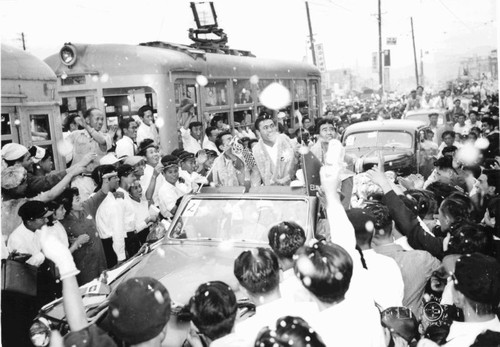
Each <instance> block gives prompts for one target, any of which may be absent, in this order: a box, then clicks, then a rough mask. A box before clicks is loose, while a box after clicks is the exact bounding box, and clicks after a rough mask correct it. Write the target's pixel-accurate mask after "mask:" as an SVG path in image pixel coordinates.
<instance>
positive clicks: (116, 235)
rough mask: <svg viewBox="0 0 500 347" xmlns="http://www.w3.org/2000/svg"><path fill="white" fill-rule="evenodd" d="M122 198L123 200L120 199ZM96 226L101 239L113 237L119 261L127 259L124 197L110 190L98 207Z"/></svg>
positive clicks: (114, 248)
mask: <svg viewBox="0 0 500 347" xmlns="http://www.w3.org/2000/svg"><path fill="white" fill-rule="evenodd" d="M120 200H121V201H120ZM96 226H97V231H98V233H99V237H100V238H101V239H109V238H113V250H114V251H115V253H116V256H117V258H118V261H122V260H125V258H126V256H125V235H126V232H125V221H124V206H123V200H122V199H116V198H115V196H114V195H113V193H111V192H109V193H108V195H107V196H106V197H105V198H104V200H103V202H102V203H101V205H100V206H99V208H98V209H97V214H96Z"/></svg>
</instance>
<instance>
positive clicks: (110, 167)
mask: <svg viewBox="0 0 500 347" xmlns="http://www.w3.org/2000/svg"><path fill="white" fill-rule="evenodd" d="M414 94H415V97H414V96H413V95H414ZM419 95H420V96H422V95H424V94H423V88H421V90H420V88H419V89H417V91H415V93H413V92H412V93H410V96H409V98H408V101H407V102H406V104H405V106H404V109H403V107H400V108H398V109H397V110H396V109H393V110H388V109H386V108H384V107H383V106H382V105H370V104H368V103H367V104H364V105H350V106H349V105H348V106H346V107H345V106H338V107H332V108H331V109H328V110H327V112H325V114H324V115H323V116H322V117H320V118H317V119H313V120H311V119H309V118H308V117H307V115H305V114H302V113H301V111H300V110H297V111H296V112H295V113H294V116H295V117H296V119H295V121H296V123H297V124H298V126H296V127H295V128H291V127H290V123H289V122H287V118H286V117H280V116H279V113H278V117H275V115H274V113H273V112H270V111H265V110H264V111H262V112H261V113H260V114H259V116H258V117H257V119H256V121H255V123H254V124H253V126H252V127H249V126H248V125H247V126H245V127H238V126H236V127H233V128H230V127H229V126H228V124H226V123H225V122H224V118H222V117H219V116H215V117H213V118H212V119H209V123H203V122H200V121H197V120H193V119H192V117H188V119H187V120H186V121H185V122H183V124H182V125H181V126H180V139H181V145H180V146H179V148H178V149H175V150H174V151H172V152H170V153H163V152H162V147H161V143H160V140H159V137H158V131H159V130H161V129H158V128H157V127H156V125H155V123H154V117H153V112H154V110H153V109H152V108H151V107H150V106H144V107H142V108H141V109H140V110H139V111H138V119H136V118H124V119H122V120H120V122H119V132H118V133H119V134H120V136H119V137H120V138H119V139H118V138H117V136H116V133H115V132H114V130H113V131H111V132H104V131H103V130H102V128H103V125H104V115H103V113H102V111H100V110H99V109H89V110H87V111H86V112H85V113H84V114H83V116H81V117H79V116H77V115H70V116H68V117H67V119H66V130H67V133H66V134H65V141H66V142H67V143H69V144H70V145H71V146H70V148H71V151H70V153H66V155H65V157H66V159H67V160H68V163H69V164H68V167H67V169H65V170H63V171H60V172H54V171H52V157H51V155H52V154H51V153H50V151H49V150H46V149H44V148H41V147H37V146H33V147H31V148H27V147H25V146H23V145H21V144H17V143H9V144H5V145H4V146H3V147H2V151H1V152H2V159H3V165H4V168H3V170H2V173H1V174H2V179H1V185H2V236H3V242H2V258H8V259H7V260H10V261H14V262H19V263H24V264H27V265H29V266H30V269H31V270H33V269H34V271H35V273H37V276H36V278H35V280H34V281H31V282H28V281H26V282H24V283H23V284H22V285H24V286H25V288H24V289H25V290H24V291H23V290H17V291H9V290H8V288H5V289H6V290H2V313H3V315H2V341H3V343H4V345H5V346H30V344H31V342H30V341H29V336H28V335H29V334H28V330H29V326H30V325H31V323H32V320H33V318H34V317H35V315H36V313H37V311H38V309H40V308H41V307H42V306H43V305H44V304H46V303H48V302H50V301H51V300H53V299H55V298H56V297H58V296H61V295H62V296H63V301H64V308H65V314H66V320H67V322H68V324H69V327H70V329H71V333H70V334H69V335H67V336H66V337H65V341H64V344H65V345H67V346H72V345H79V346H81V345H85V346H113V345H116V344H115V342H114V340H113V339H114V338H115V339H118V340H120V341H123V342H125V343H126V344H128V345H144V346H146V345H148V346H159V345H160V344H161V342H162V341H163V340H164V339H165V338H167V339H168V335H169V331H168V330H167V329H166V327H167V322H168V320H169V318H170V314H171V300H170V295H169V293H168V290H167V288H165V287H164V286H163V285H162V284H161V283H159V282H158V281H157V280H155V279H152V278H135V279H131V280H129V281H126V282H124V283H122V284H120V285H119V286H118V288H117V289H116V290H115V291H114V292H113V294H112V295H111V296H110V298H109V310H108V312H109V313H108V317H107V326H108V328H109V329H108V330H109V334H108V333H107V332H104V331H102V330H101V329H100V328H99V327H97V326H94V325H91V326H88V325H87V320H86V316H85V311H84V309H83V305H82V301H81V297H80V294H79V290H78V286H79V285H83V284H85V283H87V282H89V281H91V280H92V279H95V278H99V276H100V275H101V273H102V272H103V271H104V270H106V269H111V268H114V267H116V266H118V265H120V264H121V263H123V262H124V261H126V260H127V259H130V258H131V257H133V256H134V255H136V254H137V253H138V252H139V251H140V249H141V247H143V245H146V244H148V242H151V241H154V240H157V239H159V238H161V237H162V236H163V235H164V232H165V230H166V229H168V225H169V223H170V221H171V218H172V217H173V215H174V214H175V213H176V210H177V208H178V206H179V204H180V201H181V200H182V198H183V196H185V195H186V194H195V193H198V192H200V190H201V189H202V188H203V187H229V186H244V187H246V188H248V189H249V188H250V187H258V186H262V185H263V186H272V185H279V186H290V185H292V186H306V185H307V182H306V180H307V177H305V175H304V174H303V170H302V168H301V165H302V163H303V161H302V160H301V156H303V155H304V154H305V153H308V152H310V153H312V154H314V156H315V157H316V158H317V159H318V161H319V162H320V163H321V165H322V167H321V186H320V187H318V198H319V201H320V219H321V220H322V221H323V223H319V222H318V223H317V230H315V236H316V239H314V240H306V236H305V232H304V230H303V228H302V227H301V226H300V225H297V224H295V223H293V222H290V221H280V220H276V221H275V222H276V225H275V226H274V227H272V228H271V229H270V230H269V247H262V248H257V249H253V250H249V251H244V252H242V253H241V254H240V255H239V256H238V257H237V259H235V262H234V276H235V277H236V279H237V280H238V282H239V288H240V289H241V290H242V291H243V292H244V293H245V295H246V296H247V297H248V298H249V299H250V301H251V302H252V303H253V304H254V305H255V306H256V308H255V314H254V315H253V316H251V317H250V318H248V319H245V320H241V319H239V315H238V314H237V312H238V302H237V300H236V298H235V293H234V291H235V289H236V288H231V287H230V286H229V285H228V284H226V283H223V282H220V281H217V278H216V274H214V276H215V278H214V281H211V282H209V283H205V284H202V285H200V287H199V288H198V290H197V291H196V293H193V297H192V299H191V301H190V302H189V303H188V305H187V306H186V308H185V310H186V311H187V316H189V318H190V319H191V321H192V323H193V326H192V330H191V331H190V332H189V334H188V335H187V337H186V342H185V345H191V346H193V347H197V346H208V345H211V346H251V345H255V346H290V345H296V346H395V345H397V346H408V345H416V344H417V341H419V340H420V341H419V342H418V343H419V345H420V346H430V345H432V344H437V345H446V346H471V345H473V346H489V345H491V343H492V342H491V341H494V342H493V343H496V344H498V343H499V341H500V321H499V320H498V313H499V302H500V263H499V261H500V227H499V223H498V221H497V219H496V216H497V215H498V214H500V175H499V174H500V162H499V160H500V153H499V151H500V148H499V133H498V128H499V123H498V107H497V103H498V96H496V98H495V96H494V97H493V98H489V99H488V98H487V99H486V100H485V102H482V103H481V104H480V105H475V104H474V103H471V104H470V105H468V113H466V111H465V109H464V108H463V107H461V100H460V99H458V100H456V101H455V103H454V104H450V103H448V102H446V103H445V102H444V100H445V99H443V98H444V97H446V91H443V95H442V96H441V92H440V95H439V96H438V97H437V98H436V99H435V100H436V101H435V102H434V103H433V106H432V107H433V108H437V109H439V108H441V107H443V108H444V110H445V111H446V112H447V113H448V114H449V116H450V117H449V119H450V121H449V122H448V123H445V124H438V122H437V117H438V114H436V113H431V114H429V130H428V131H426V132H425V133H423V134H421V139H420V142H421V150H420V155H421V156H422V158H423V159H425V160H422V163H423V164H422V165H421V167H420V172H421V174H418V175H416V174H412V175H410V176H408V177H397V175H395V173H394V172H384V160H383V158H382V157H381V158H380V162H379V165H378V166H375V167H373V168H372V169H371V170H369V171H367V172H364V173H357V174H355V173H354V172H353V158H348V157H347V156H346V157H345V158H344V157H343V155H342V153H343V151H342V150H340V149H339V148H341V147H342V146H341V145H340V142H339V139H340V135H341V134H342V132H343V130H345V128H347V127H348V126H349V125H350V124H352V123H355V122H358V121H366V120H370V119H378V118H383V119H390V118H399V117H398V115H399V116H400V112H407V111H410V110H412V109H416V108H420V107H422V105H423V101H425V100H427V101H426V102H427V103H430V99H429V98H423V99H422V98H421V97H419ZM419 100H420V101H419ZM440 101H443V102H442V103H440ZM302 112H304V110H302ZM294 123H295V122H294ZM469 147H472V148H476V149H477V151H476V152H474V153H475V154H473V155H471V154H469V152H467V153H466V154H464V153H465V151H463V150H461V149H462V148H464V149H465V148H469ZM339 192H341V193H340V194H339ZM499 218H500V217H499ZM320 229H321V230H320ZM6 264H7V263H6ZM23 271H27V270H26V269H25V270H23ZM33 287H35V293H36V294H35V295H33ZM3 288H4V287H3ZM436 311H438V313H440V314H439V315H437V314H436ZM437 316H439V317H437Z"/></svg>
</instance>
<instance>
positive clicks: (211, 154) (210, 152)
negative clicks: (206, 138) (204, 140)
mask: <svg viewBox="0 0 500 347" xmlns="http://www.w3.org/2000/svg"><path fill="white" fill-rule="evenodd" d="M205 153H206V154H207V157H218V156H219V155H218V154H217V152H216V151H214V150H213V149H205Z"/></svg>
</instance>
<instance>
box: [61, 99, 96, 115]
mask: <svg viewBox="0 0 500 347" xmlns="http://www.w3.org/2000/svg"><path fill="white" fill-rule="evenodd" d="M62 104H63V105H65V106H66V107H67V108H68V111H70V112H76V111H79V112H82V113H84V112H85V111H87V110H88V109H89V108H92V107H95V102H94V97H93V96H74V97H67V98H62Z"/></svg>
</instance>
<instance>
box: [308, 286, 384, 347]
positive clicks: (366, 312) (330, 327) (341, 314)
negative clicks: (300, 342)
mask: <svg viewBox="0 0 500 347" xmlns="http://www.w3.org/2000/svg"><path fill="white" fill-rule="evenodd" d="M365 290H366V291H369V290H370V288H365ZM309 324H310V325H311V327H312V328H313V329H314V330H316V332H317V333H318V334H319V336H321V338H322V339H323V342H324V343H325V345H326V346H332V347H333V346H335V347H351V346H364V347H369V346H371V347H385V339H384V333H383V330H382V326H381V324H380V313H379V311H378V309H377V308H376V306H375V304H373V305H367V303H366V302H364V301H359V300H353V299H348V298H346V299H345V300H344V301H342V302H340V303H338V304H335V305H333V306H331V307H329V308H327V309H325V310H323V311H321V312H320V313H319V314H318V315H317V316H316V319H314V320H312V321H310V322H309Z"/></svg>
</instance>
